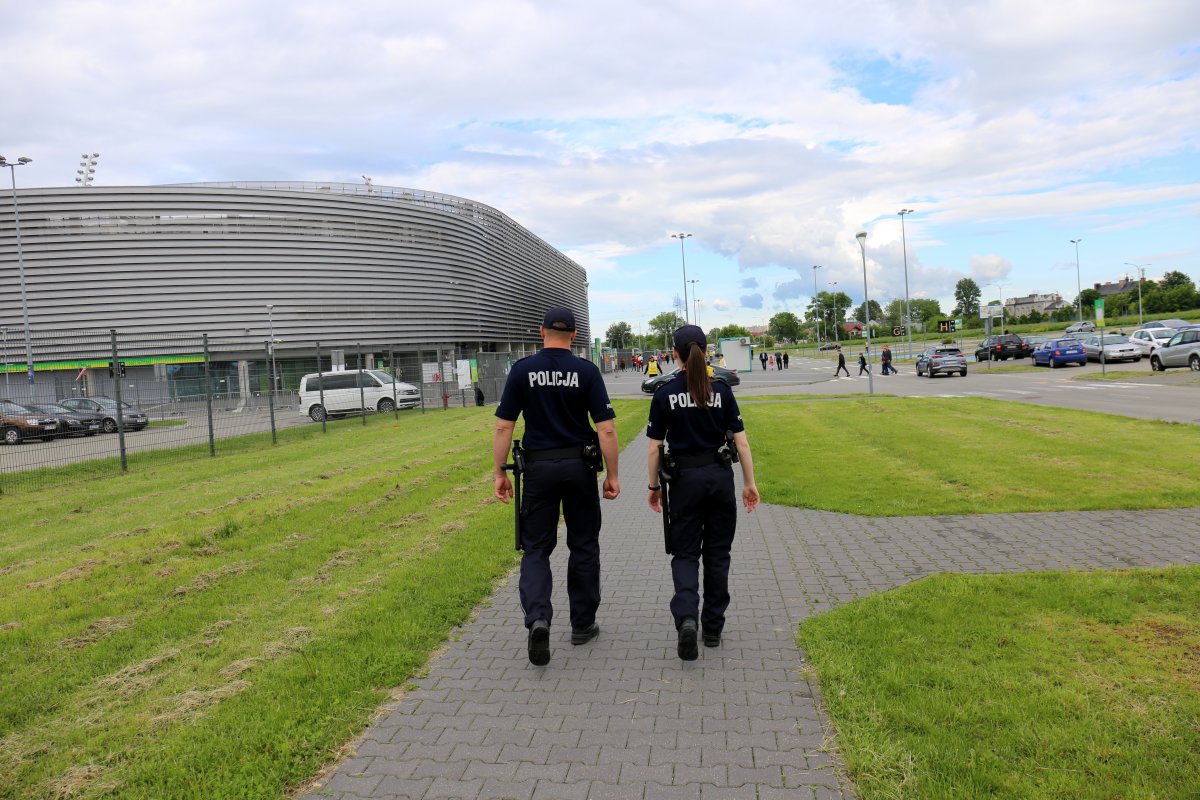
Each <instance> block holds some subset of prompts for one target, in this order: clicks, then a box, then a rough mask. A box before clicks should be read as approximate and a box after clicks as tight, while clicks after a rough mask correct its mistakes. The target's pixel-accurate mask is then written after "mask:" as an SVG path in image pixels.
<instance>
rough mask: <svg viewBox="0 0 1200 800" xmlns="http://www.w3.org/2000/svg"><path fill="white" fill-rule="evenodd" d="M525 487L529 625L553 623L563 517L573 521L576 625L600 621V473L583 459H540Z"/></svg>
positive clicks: (524, 595)
mask: <svg viewBox="0 0 1200 800" xmlns="http://www.w3.org/2000/svg"><path fill="white" fill-rule="evenodd" d="M522 478H523V483H522V486H521V494H522V497H521V540H522V544H523V545H524V547H525V555H523V556H522V557H521V579H520V582H519V588H520V594H521V608H523V609H524V610H525V627H526V628H528V627H529V626H531V625H533V623H534V622H535V621H537V620H539V619H544V620H546V622H548V623H549V622H552V621H553V616H554V607H553V606H552V605H551V602H550V592H551V589H552V588H553V585H554V579H553V575H551V573H550V554H551V553H553V552H554V546H555V545H556V544H557V543H558V515H559V509H561V510H562V516H563V519H564V520H565V521H566V523H567V548H568V549H569V550H570V551H571V553H570V555H569V556H568V557H567V598H568V599H569V600H570V603H571V627H572V628H575V629H583V628H588V627H590V626H591V624H592V623H593V622H595V621H596V609H597V608H599V606H600V491H599V488H598V487H597V485H596V473H595V472H594V471H593V470H590V469H588V468H587V466H586V465H584V463H583V459H580V458H562V459H553V460H550V461H534V462H532V463H530V464H528V465H526V468H525V474H524V475H523V476H522Z"/></svg>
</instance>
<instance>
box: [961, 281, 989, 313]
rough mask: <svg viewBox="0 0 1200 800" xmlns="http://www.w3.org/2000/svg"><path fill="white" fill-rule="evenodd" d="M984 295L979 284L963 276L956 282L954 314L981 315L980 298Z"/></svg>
mask: <svg viewBox="0 0 1200 800" xmlns="http://www.w3.org/2000/svg"><path fill="white" fill-rule="evenodd" d="M982 296H983V293H982V292H981V291H979V284H978V283H976V282H975V281H973V280H971V279H970V278H963V279H962V280H961V281H959V282H958V283H956V284H954V302H955V306H954V316H956V317H977V316H979V298H980V297H982Z"/></svg>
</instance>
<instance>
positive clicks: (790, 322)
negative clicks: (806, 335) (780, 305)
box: [767, 311, 800, 341]
mask: <svg viewBox="0 0 1200 800" xmlns="http://www.w3.org/2000/svg"><path fill="white" fill-rule="evenodd" d="M767 332H768V333H770V334H771V335H772V336H774V337H775V338H777V339H787V340H791V341H795V340H796V339H799V338H800V318H799V317H797V316H796V315H795V314H793V313H792V312H790V311H780V312H779V313H778V314H776V315H775V316H773V317H771V320H770V322H768V323H767Z"/></svg>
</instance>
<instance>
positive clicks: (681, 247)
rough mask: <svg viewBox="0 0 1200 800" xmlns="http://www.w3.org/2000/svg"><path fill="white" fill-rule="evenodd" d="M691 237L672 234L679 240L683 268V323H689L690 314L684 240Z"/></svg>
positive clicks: (680, 260) (682, 234)
mask: <svg viewBox="0 0 1200 800" xmlns="http://www.w3.org/2000/svg"><path fill="white" fill-rule="evenodd" d="M690 237H691V234H690V233H672V234H671V238H672V239H678V240H679V263H680V265H681V266H682V267H683V321H684V322H688V317H687V313H688V307H687V304H688V303H687V285H688V279H687V257H686V256H685V255H684V252H683V240H684V239H688V238H690Z"/></svg>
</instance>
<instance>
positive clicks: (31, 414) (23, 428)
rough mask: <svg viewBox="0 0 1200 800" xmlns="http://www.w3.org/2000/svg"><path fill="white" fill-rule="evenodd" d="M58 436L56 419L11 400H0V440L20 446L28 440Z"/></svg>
mask: <svg viewBox="0 0 1200 800" xmlns="http://www.w3.org/2000/svg"><path fill="white" fill-rule="evenodd" d="M57 435H58V422H56V421H55V419H54V417H51V416H48V415H46V414H41V413H39V412H37V411H33V410H32V409H29V408H26V407H25V406H23V405H21V404H19V403H14V402H12V401H11V400H0V440H2V441H3V442H4V443H5V444H20V443H21V442H23V441H25V440H26V439H42V440H49V439H53V438H54V437H55V436H57Z"/></svg>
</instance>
